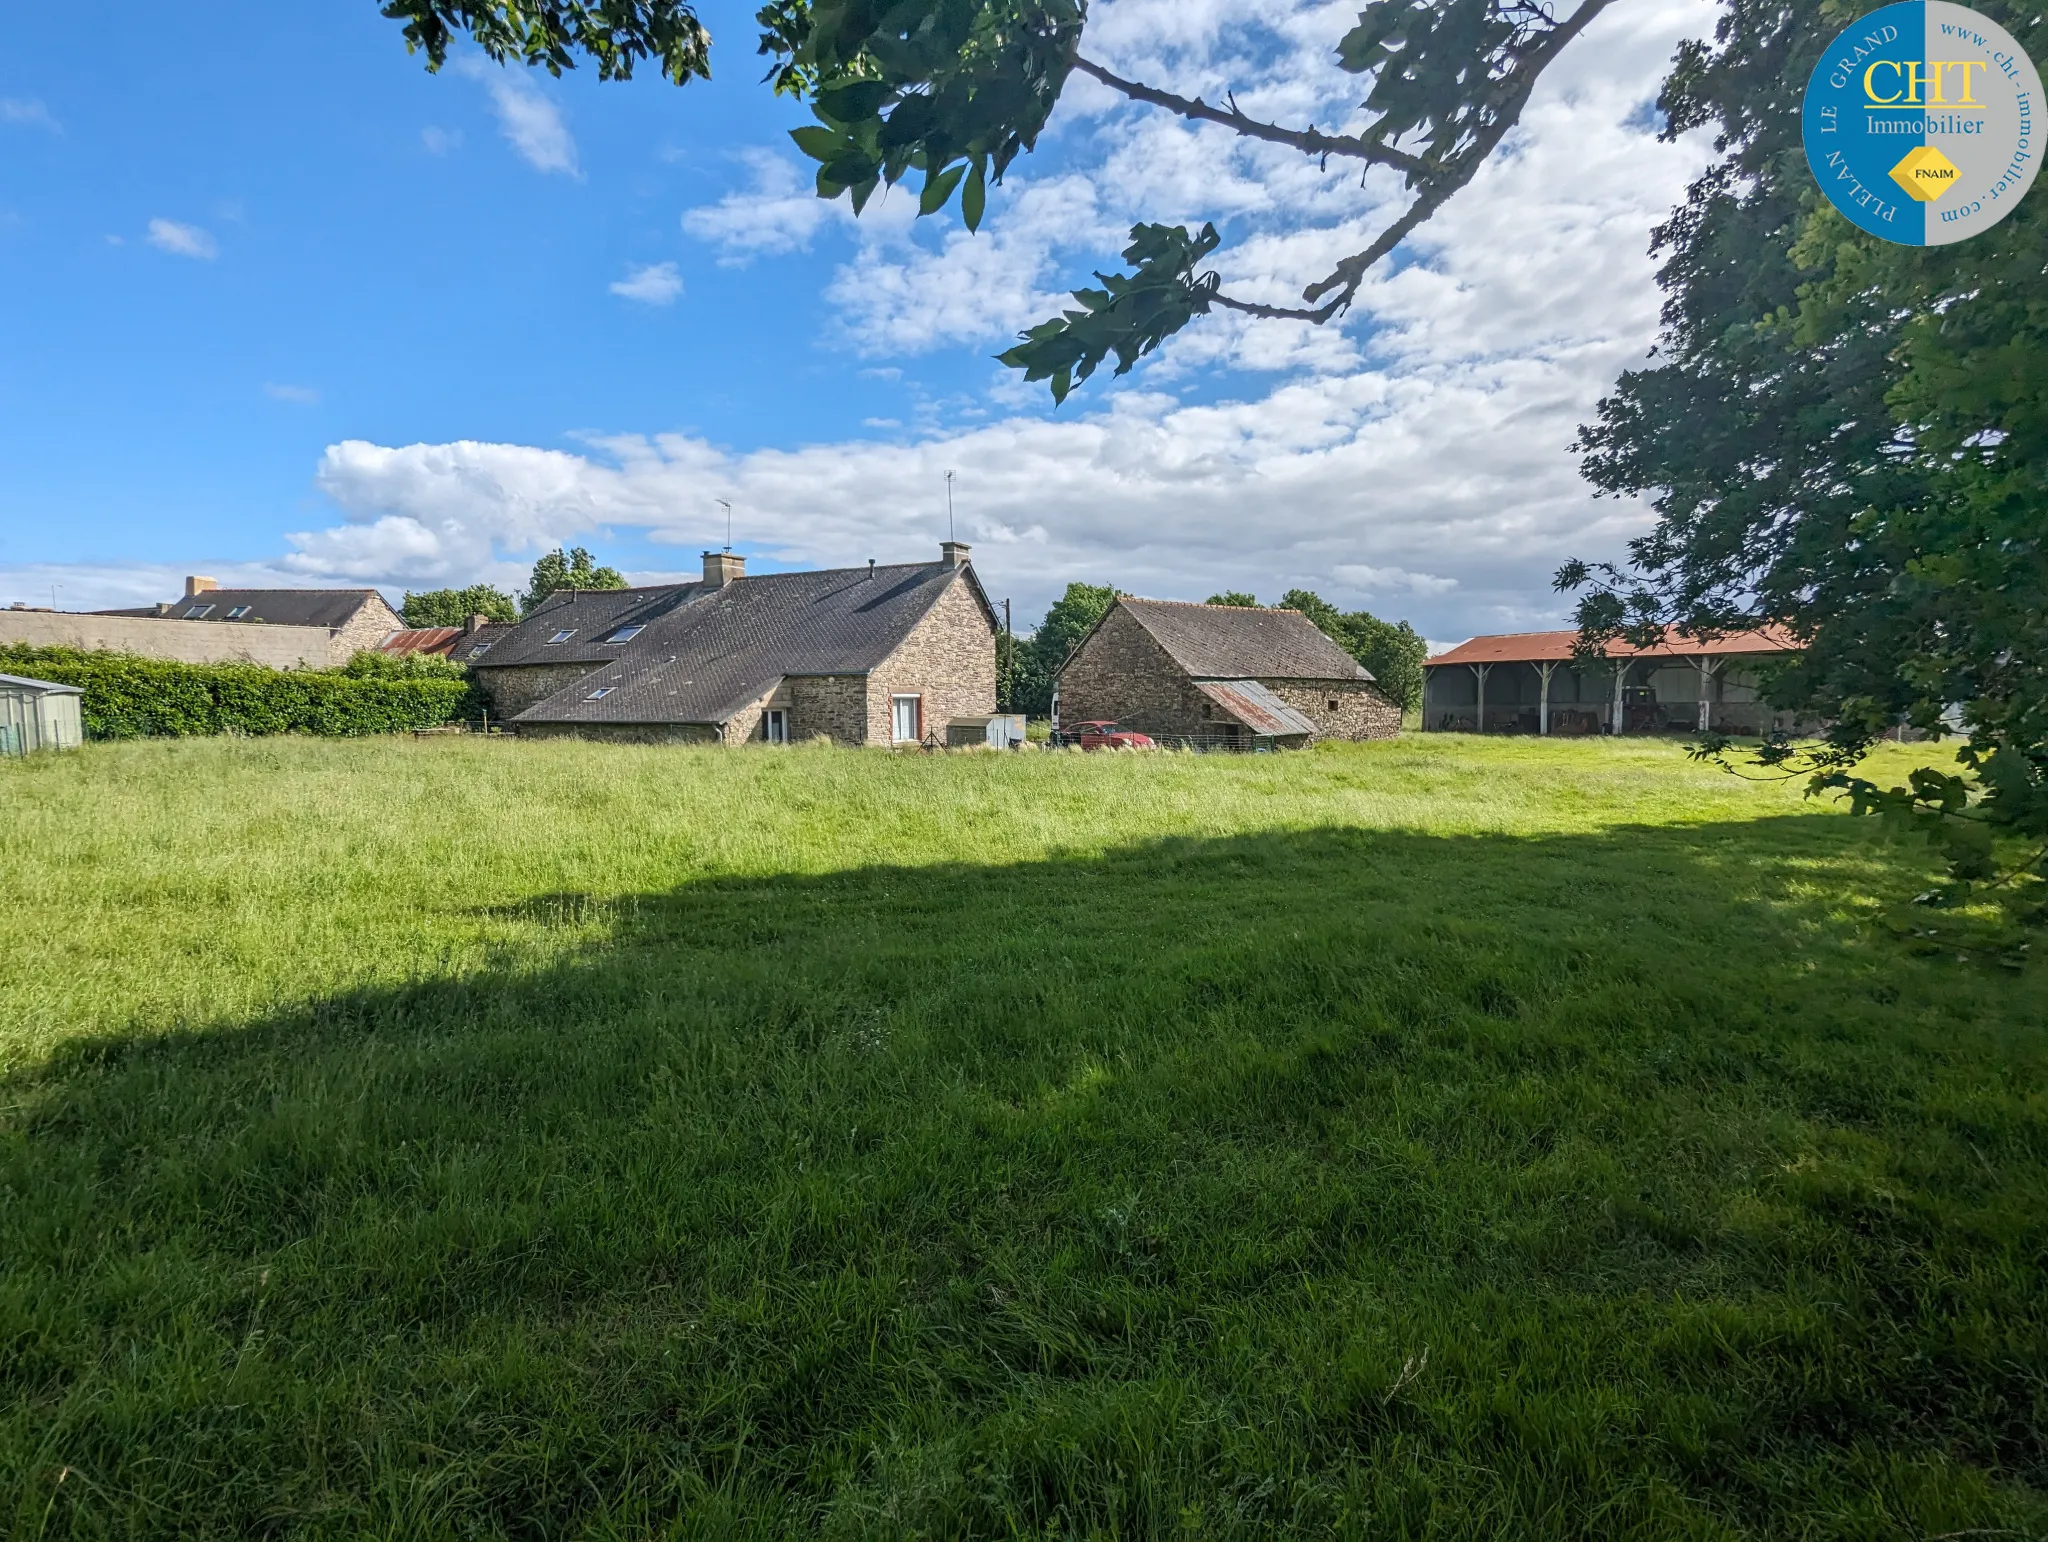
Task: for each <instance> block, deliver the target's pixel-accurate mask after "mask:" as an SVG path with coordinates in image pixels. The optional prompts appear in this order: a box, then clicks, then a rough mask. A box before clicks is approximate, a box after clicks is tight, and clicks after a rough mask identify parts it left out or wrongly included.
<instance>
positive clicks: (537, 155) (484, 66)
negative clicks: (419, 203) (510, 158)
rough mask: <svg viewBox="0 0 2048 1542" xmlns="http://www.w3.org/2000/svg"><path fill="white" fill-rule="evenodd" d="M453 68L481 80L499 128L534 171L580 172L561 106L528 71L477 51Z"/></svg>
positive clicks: (576, 173) (569, 173)
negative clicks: (551, 99) (492, 59)
mask: <svg viewBox="0 0 2048 1542" xmlns="http://www.w3.org/2000/svg"><path fill="white" fill-rule="evenodd" d="M456 68H457V69H459V70H460V71H461V72H462V73H463V74H465V75H467V76H469V77H470V78H471V79H472V80H480V81H482V82H483V85H484V89H485V90H486V91H488V92H489V93H490V95H491V108H492V110H493V111H494V112H495V113H496V114H497V117H498V129H499V132H501V133H502V134H503V135H504V136H505V142H506V143H507V144H509V145H511V146H512V148H513V149H514V150H516V151H517V152H518V153H519V156H520V158H521V159H522V160H524V161H525V162H526V164H527V165H529V166H531V167H532V168H533V169H534V170H535V171H542V172H560V173H562V174H563V175H565V176H571V177H574V176H580V175H581V173H580V172H579V171H578V169H577V165H576V140H575V138H574V137H573V136H572V135H571V134H570V133H569V126H568V124H566V123H565V122H563V121H562V113H561V109H560V108H558V107H556V106H555V104H554V103H553V102H551V101H550V100H548V98H547V96H546V95H544V94H543V93H542V91H541V89H540V87H539V86H537V85H535V84H534V82H533V80H532V79H531V78H530V77H529V76H528V75H525V74H522V73H515V72H514V71H512V70H511V69H508V68H504V67H501V66H499V65H495V64H492V63H491V62H490V61H489V60H487V59H485V58H483V57H482V56H480V55H477V54H470V55H468V56H466V57H465V58H464V59H463V60H462V61H461V62H460V63H459V64H458V65H457V66H456ZM430 148H431V147H430Z"/></svg>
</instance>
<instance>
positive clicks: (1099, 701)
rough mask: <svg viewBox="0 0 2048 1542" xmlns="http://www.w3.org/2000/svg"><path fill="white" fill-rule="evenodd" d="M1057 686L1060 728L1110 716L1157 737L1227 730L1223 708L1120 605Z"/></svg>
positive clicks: (1079, 651) (1082, 648)
mask: <svg viewBox="0 0 2048 1542" xmlns="http://www.w3.org/2000/svg"><path fill="white" fill-rule="evenodd" d="M1059 690H1060V726H1061V727H1062V728H1072V727H1073V726H1074V724H1076V723H1086V722H1090V721H1101V720H1105V719H1106V720H1109V721H1113V722H1116V723H1119V724H1121V725H1122V726H1123V727H1125V728H1131V729H1135V730H1137V731H1138V732H1139V733H1144V734H1152V735H1154V736H1158V735H1162V734H1171V735H1179V734H1219V733H1227V732H1228V731H1229V725H1230V719H1228V718H1225V717H1223V716H1222V709H1221V708H1220V707H1217V706H1216V705H1215V704H1214V703H1213V702H1211V701H1210V700H1209V698H1208V697H1206V696H1204V695H1203V694H1202V693H1201V692H1200V691H1197V690H1196V689H1195V688H1194V684H1193V682H1192V681H1190V680H1189V679H1188V677H1187V675H1186V674H1185V673H1184V672H1183V671H1182V669H1181V667H1180V665H1178V664H1177V663H1175V662H1174V660H1173V656H1172V655H1171V654H1169V653H1168V652H1167V651H1166V650H1165V649H1164V648H1162V647H1160V646H1159V644H1158V642H1157V641H1156V640H1155V639H1154V638H1153V636H1152V634H1151V633H1150V632H1148V631H1146V630H1145V628H1144V627H1143V626H1141V625H1139V623H1138V621H1137V620H1136V618H1135V617H1133V616H1132V615H1131V613H1130V612H1129V611H1127V610H1125V609H1124V608H1123V607H1122V606H1120V605H1119V606H1117V607H1115V608H1113V609H1112V610H1111V611H1110V612H1109V614H1108V615H1107V616H1105V617H1103V620H1102V625H1100V626H1098V627H1097V628H1096V629H1095V630H1094V631H1093V632H1092V633H1090V634H1089V635H1088V637H1087V639H1086V640H1085V641H1084V642H1083V643H1082V644H1081V646H1080V647H1079V648H1077V649H1076V650H1075V651H1074V655H1073V657H1072V658H1070V659H1068V660H1067V666H1066V668H1065V669H1063V670H1061V671H1060V685H1059Z"/></svg>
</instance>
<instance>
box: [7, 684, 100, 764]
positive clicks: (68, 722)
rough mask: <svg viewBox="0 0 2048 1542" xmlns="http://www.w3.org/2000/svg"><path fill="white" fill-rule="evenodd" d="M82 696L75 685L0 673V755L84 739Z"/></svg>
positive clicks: (74, 743)
mask: <svg viewBox="0 0 2048 1542" xmlns="http://www.w3.org/2000/svg"><path fill="white" fill-rule="evenodd" d="M84 697H85V693H84V692H83V691H81V690H80V689H79V688H78V687H77V686H75V685H59V684H57V683H56V681H54V680H24V679H23V678H22V677H21V676H20V675H0V755H26V754H28V752H29V751H31V750H75V749H77V748H78V746H79V745H81V744H83V743H84V742H85V724H84V722H83V720H82V718H81V715H80V711H79V708H80V704H81V703H82V702H83V700H84Z"/></svg>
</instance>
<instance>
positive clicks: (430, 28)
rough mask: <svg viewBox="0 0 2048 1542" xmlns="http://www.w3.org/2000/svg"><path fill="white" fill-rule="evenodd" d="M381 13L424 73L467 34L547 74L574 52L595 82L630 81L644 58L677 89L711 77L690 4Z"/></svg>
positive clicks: (512, 3) (536, 0)
mask: <svg viewBox="0 0 2048 1542" xmlns="http://www.w3.org/2000/svg"><path fill="white" fill-rule="evenodd" d="M382 14H383V15H384V16H386V17H388V18H390V19H391V20H393V21H402V22H404V23H405V47H406V51H407V52H408V53H412V52H415V51H424V52H425V54H426V56H427V68H428V69H430V70H438V69H440V68H441V66H443V65H444V64H446V63H447V62H448V47H449V44H450V43H451V42H452V41H453V40H454V34H455V33H457V32H467V33H468V34H469V35H470V37H471V38H472V39H473V40H474V41H475V42H476V45H477V47H479V48H481V49H482V50H483V51H484V52H485V53H486V54H488V55H489V56H490V57H491V58H492V59H494V60H496V61H497V62H498V63H500V64H503V63H505V62H506V61H507V60H511V59H517V60H519V61H520V62H521V63H524V64H528V65H537V66H539V67H540V68H541V69H544V70H546V71H547V72H548V73H549V74H551V75H559V74H561V73H562V71H564V70H567V69H574V68H575V67H576V60H575V56H576V55H577V54H579V53H582V54H587V55H589V56H590V57H591V58H592V59H594V60H596V61H597V74H598V78H599V79H600V80H631V79H632V78H633V68H634V66H635V65H637V64H638V63H639V62H640V61H641V60H643V59H653V60H655V61H656V62H657V63H658V64H659V65H660V67H661V73H662V75H663V76H664V77H666V78H667V79H668V80H670V81H672V82H674V83H675V84H676V85H679V86H680V85H682V84H683V83H684V82H686V81H688V80H690V79H692V78H703V79H709V78H710V75H711V57H710V55H711V34H710V33H708V32H706V31H705V30H704V27H703V24H702V23H701V22H699V21H698V20H697V10H696V7H695V6H694V5H693V4H691V3H690V0H386V3H385V5H384V8H383V12H382Z"/></svg>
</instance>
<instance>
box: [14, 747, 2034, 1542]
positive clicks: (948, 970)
mask: <svg viewBox="0 0 2048 1542" xmlns="http://www.w3.org/2000/svg"><path fill="white" fill-rule="evenodd" d="M1893 753H1894V755H1895V756H1897V757H1903V755H1904V753H1905V752H1902V751H1895V752H1893ZM0 864H4V871H5V874H6V877H7V888H8V903H7V904H6V906H5V907H4V911H0V1083H4V1086H0V1534H4V1535H7V1536H9V1537H27V1538H33V1537H68V1536H90V1537H97V1536H110V1537H113V1536H118V1537H173V1536H194V1537H197V1536H207V1537H244V1536H335V1537H343V1536H346V1537H373V1536H374V1537H387V1536H388V1537H416V1536H417V1537H426V1536H490V1535H500V1534H504V1535H513V1536H520V1537H534V1538H542V1537H546V1538H556V1537H567V1536H582V1535H590V1536H604V1537H622V1538H623V1537H635V1538H638V1537H649V1536H661V1535H676V1536H690V1537H742V1536H745V1537H754V1536H758V1537H780V1536H791V1535H821V1536H827V1537H953V1536H961V1537H965V1536H974V1537H997V1536H1023V1535H1029V1536H1035V1537H1153V1536H1158V1537H1165V1536H1173V1537H1189V1538H1217V1537H1233V1536H1242V1537H1327V1536H1342V1537H1421V1536H1432V1537H1442V1538H1457V1539H1464V1538H1475V1537H1489V1538H1504V1539H1505V1538H1516V1539H1519V1538H1563V1537H1585V1538H1599V1539H1603V1542H1609V1539H1617V1538H1656V1539H1665V1538H1733V1537H1755V1538H1765V1537H1769V1538H1779V1537H1799V1538H1859V1539H1862V1538H1892V1537H1897V1538H1912V1539H1927V1538H1934V1537H1943V1536H1955V1535H1957V1534H1968V1535H1985V1536H1991V1535H1998V1536H2011V1537H2037V1538H2038V1537H2043V1536H2048V1275H2044V1262H2048V1096H2044V1088H2048V1076H2044V1071H2048V1047H2044V1012H2043V1006H2044V1002H2048V991H2044V988H2043V987H2044V978H2048V977H2044V974H2043V971H2042V968H2041V966H2038V965H2037V966H2034V967H2032V968H2031V969H2030V971H2029V972H2027V973H2024V974H2018V975H2015V974H2008V973H2003V972H1998V971H1995V970H1992V969H1990V968H1987V967H1985V966H1981V965H1978V964H1972V963H1963V962H1958V961H1956V960H1954V959H1953V958H1936V959H1927V958H1918V957H1912V956H1909V955H1908V954H1906V953H1905V952H1904V951H1902V949H1901V948H1900V946H1899V944H1898V943H1897V942H1896V941H1894V940H1893V939H1892V938H1891V936H1890V935H1889V934H1888V933H1887V932H1885V931H1884V930H1883V929H1882V928H1881V927H1878V926H1876V925H1874V924H1872V917H1873V915H1874V914H1875V912H1876V909H1877V907H1878V906H1879V905H1880V904H1883V903H1887V902H1890V901H1893V900H1896V899H1897V898H1899V897H1901V896H1904V895H1910V894H1911V893H1912V892H1914V890H1915V889H1916V888H1917V887H1919V886H1921V885H1922V884H1923V883H1924V879H1925V875H1926V872H1927V868H1928V863H1927V860H1926V858H1925V856H1924V854H1923V853H1922V852H1920V851H1918V850H1916V849H1913V848H1910V847H1900V846H1892V845H1888V844H1886V843H1885V842H1884V841H1882V840H1881V839H1880V838H1879V836H1878V834H1877V832H1876V831H1875V830H1874V829H1873V828H1872V827H1870V826H1869V825H1868V824H1865V823H1861V822H1857V821H1853V820H1851V819H1849V818H1847V817H1845V816H1842V815H1840V814H1836V813H1831V812H1828V811H1827V810H1826V809H1824V808H1822V807H1818V806H1815V805H1809V804H1804V803H1802V802H1801V800H1800V798H1799V796H1798V794H1797V792H1796V790H1791V789H1785V788H1780V787H1761V786H1754V785H1749V784H1745V783H1742V782H1740V781H1738V780H1736V779H1734V778H1732V777H1729V776H1726V775H1723V774H1721V773H1718V772H1714V771H1709V770H1704V769H1700V768H1697V767H1693V766H1691V765H1688V764H1687V763H1686V762H1685V761H1684V759H1683V756H1682V754H1681V752H1680V751H1679V750H1678V749H1677V748H1675V747H1672V746H1668V745H1655V744H1642V743H1622V744H1602V743H1584V742H1581V743H1565V744H1537V743H1531V742H1526V741H1523V742H1509V741H1474V740H1459V739H1422V740H1407V741H1404V742H1401V743H1399V744H1394V745H1378V746H1362V747H1341V748H1331V749H1326V750H1320V751H1316V752H1313V753H1308V754H1303V755H1295V756H1278V757H1257V758H1245V759H1222V758H1213V759H1208V758H1205V759H1197V758H1192V757H1181V756H1159V757H1138V756H1091V757H1079V756H1063V755H1036V754H1020V755H1013V756H941V757H922V756H910V757H901V758H899V757H892V756H887V755H881V754H876V753H872V752H868V753H853V752H832V751H819V750H810V749H799V750H792V751H788V752H771V751H756V752H742V753H719V752H700V751H678V750H648V749H634V748H614V747H596V746H581V745H574V744H566V743H535V744H517V743H511V742H480V741H475V740H470V741H461V740H439V741H433V740H427V741H419V742H413V741H393V742H369V741H364V742H354V743H336V742H311V741H297V742H287V741H260V740H242V741H212V742H171V743H146V744H134V745H115V746H91V747H88V749H87V750H86V751H85V752H83V753H81V754H79V755H75V756H70V757H63V758H50V757H45V758H40V759H35V760H31V761H27V762H13V763H6V764H0Z"/></svg>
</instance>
